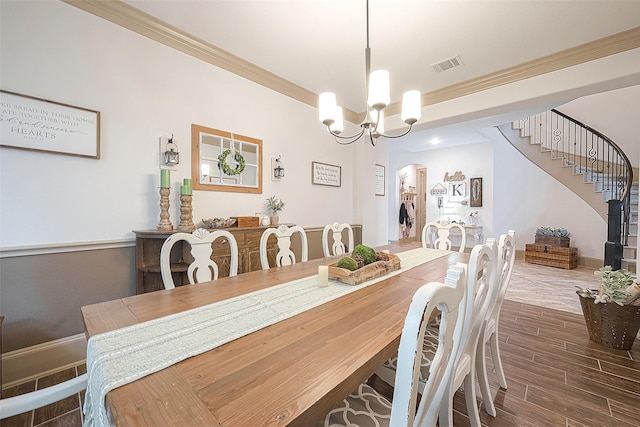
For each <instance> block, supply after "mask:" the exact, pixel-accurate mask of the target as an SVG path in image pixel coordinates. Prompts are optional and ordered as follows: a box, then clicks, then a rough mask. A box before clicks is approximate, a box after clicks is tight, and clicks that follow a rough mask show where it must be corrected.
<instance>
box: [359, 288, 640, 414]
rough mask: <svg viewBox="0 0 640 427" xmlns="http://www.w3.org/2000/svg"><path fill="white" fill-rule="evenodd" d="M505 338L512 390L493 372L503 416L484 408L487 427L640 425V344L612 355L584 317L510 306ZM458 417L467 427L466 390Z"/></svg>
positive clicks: (504, 314) (504, 317) (457, 404)
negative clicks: (591, 337) (592, 336)
mask: <svg viewBox="0 0 640 427" xmlns="http://www.w3.org/2000/svg"><path fill="white" fill-rule="evenodd" d="M499 338H500V345H501V347H500V351H501V354H502V363H503V367H504V371H505V375H506V377H507V384H508V389H507V390H502V389H500V388H499V386H498V383H497V381H496V380H495V374H493V372H491V373H490V378H491V379H492V384H491V385H492V392H493V395H494V403H495V406H496V411H497V416H496V417H495V418H494V417H491V416H490V415H489V414H487V412H486V411H485V409H484V406H483V405H480V417H481V422H482V425H483V426H567V427H578V426H598V427H600V426H616V427H618V426H621V427H624V426H640V340H636V342H635V343H634V345H633V347H632V349H631V350H630V351H623V350H615V349H609V348H607V347H604V346H602V345H600V344H596V343H594V342H592V341H590V340H589V336H588V333H587V329H586V327H585V324H584V318H583V317H582V316H581V315H577V314H573V313H568V312H564V311H558V310H553V309H547V308H543V307H538V306H534V305H529V304H523V303H519V302H514V301H508V300H507V301H505V302H504V304H503V306H502V311H501V316H500V334H499ZM488 353H489V354H490V352H489V351H488ZM489 369H492V368H491V367H490V368H489ZM370 382H371V383H372V385H374V387H375V388H377V389H378V390H379V391H382V392H383V394H385V395H387V396H390V393H391V394H392V393H393V391H392V389H390V388H389V387H385V384H384V383H382V382H381V381H380V380H377V379H376V378H372V379H371V380H370ZM454 410H455V412H454V423H455V425H456V426H468V425H469V419H468V418H467V416H466V414H467V410H466V406H465V402H464V395H463V392H462V391H458V392H457V393H456V396H455V399H454Z"/></svg>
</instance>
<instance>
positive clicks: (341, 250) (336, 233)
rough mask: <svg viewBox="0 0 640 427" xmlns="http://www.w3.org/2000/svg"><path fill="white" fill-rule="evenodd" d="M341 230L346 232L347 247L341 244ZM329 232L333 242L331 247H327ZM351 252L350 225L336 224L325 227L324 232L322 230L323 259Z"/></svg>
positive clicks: (351, 232)
mask: <svg viewBox="0 0 640 427" xmlns="http://www.w3.org/2000/svg"><path fill="white" fill-rule="evenodd" d="M343 230H347V239H348V240H347V241H348V246H346V245H345V244H344V243H343V242H342V231H343ZM329 232H331V237H332V241H333V243H332V244H331V246H329ZM352 250H353V229H352V228H351V225H349V224H347V223H344V224H338V223H337V222H334V223H333V224H328V225H325V227H324V230H322V252H323V253H324V256H325V258H326V257H330V256H335V255H344V254H346V253H347V252H350V251H352Z"/></svg>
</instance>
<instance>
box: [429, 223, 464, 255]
mask: <svg viewBox="0 0 640 427" xmlns="http://www.w3.org/2000/svg"><path fill="white" fill-rule="evenodd" d="M451 235H456V236H457V235H459V236H460V246H459V248H458V252H464V249H465V246H466V244H467V234H466V231H465V229H464V227H463V226H462V225H460V224H455V223H450V224H440V223H439V222H428V223H426V224H425V226H424V227H423V228H422V246H423V247H425V248H434V249H444V250H447V251H450V250H451V248H452V247H453V242H452V241H451V238H450V236H451Z"/></svg>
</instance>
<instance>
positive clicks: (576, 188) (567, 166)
mask: <svg viewBox="0 0 640 427" xmlns="http://www.w3.org/2000/svg"><path fill="white" fill-rule="evenodd" d="M498 129H499V130H500V131H501V132H502V134H503V135H504V136H505V138H507V140H509V141H510V142H511V143H512V144H513V146H514V147H515V148H517V149H518V150H519V151H520V152H521V153H522V154H523V155H524V156H525V157H527V158H528V159H529V160H531V161H532V162H533V163H535V164H537V165H538V166H539V167H540V168H542V169H543V170H544V171H546V172H547V173H549V174H550V175H551V176H553V177H554V178H556V179H557V180H558V181H560V182H562V183H563V184H564V185H566V186H567V187H568V188H569V189H571V190H572V191H573V192H574V193H575V194H577V195H578V196H579V197H580V198H582V199H583V200H584V201H585V202H586V203H587V204H589V206H591V207H592V208H593V209H594V210H595V211H596V212H597V213H598V214H599V215H600V216H601V217H602V218H603V219H604V220H605V222H607V221H608V203H607V202H608V201H609V200H620V201H621V202H622V207H623V212H622V218H623V221H622V224H621V230H622V235H621V238H620V242H621V243H622V244H623V251H622V254H616V259H618V260H620V258H622V260H621V263H622V268H626V269H628V270H630V271H634V272H635V270H636V253H637V234H638V185H637V183H635V185H633V187H632V181H633V171H632V168H631V163H630V162H629V159H628V158H627V157H626V156H625V154H624V153H623V152H622V150H620V148H619V147H618V146H617V145H616V144H615V143H614V142H613V141H611V140H610V139H609V138H607V137H606V136H604V135H602V134H601V133H600V132H598V131H596V130H594V129H592V128H590V127H588V126H585V125H583V124H582V123H580V122H578V121H577V120H575V119H573V118H571V117H569V116H567V115H565V114H563V113H561V112H559V111H557V110H549V111H545V112H543V113H539V114H536V115H533V116H530V117H526V118H523V119H520V120H516V121H514V122H512V123H511V124H505V125H501V126H498ZM618 247H619V246H618ZM605 258H607V250H605Z"/></svg>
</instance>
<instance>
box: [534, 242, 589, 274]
mask: <svg viewBox="0 0 640 427" xmlns="http://www.w3.org/2000/svg"><path fill="white" fill-rule="evenodd" d="M524 261H525V262H528V263H530V264H540V265H548V266H550V267H560V268H564V269H567V270H570V269H572V268H576V267H578V248H562V247H558V246H547V245H535V244H531V243H528V244H526V245H525V251H524Z"/></svg>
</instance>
